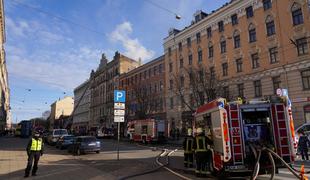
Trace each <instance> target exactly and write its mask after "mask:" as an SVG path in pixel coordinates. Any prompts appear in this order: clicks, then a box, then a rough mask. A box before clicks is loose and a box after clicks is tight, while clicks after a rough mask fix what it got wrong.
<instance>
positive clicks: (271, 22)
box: [266, 16, 276, 36]
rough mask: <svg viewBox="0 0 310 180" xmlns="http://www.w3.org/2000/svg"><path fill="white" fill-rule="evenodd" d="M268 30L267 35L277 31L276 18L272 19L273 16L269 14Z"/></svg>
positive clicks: (267, 20)
mask: <svg viewBox="0 0 310 180" xmlns="http://www.w3.org/2000/svg"><path fill="white" fill-rule="evenodd" d="M266 30H267V36H272V35H274V34H275V33H276V28H275V25H274V20H273V19H272V17H271V16H268V17H267V19H266Z"/></svg>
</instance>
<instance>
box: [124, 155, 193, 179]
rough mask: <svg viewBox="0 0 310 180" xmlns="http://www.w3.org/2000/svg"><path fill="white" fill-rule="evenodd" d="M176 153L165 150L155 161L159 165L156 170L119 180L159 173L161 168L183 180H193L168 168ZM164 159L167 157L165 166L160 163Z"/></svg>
mask: <svg viewBox="0 0 310 180" xmlns="http://www.w3.org/2000/svg"><path fill="white" fill-rule="evenodd" d="M176 151H177V149H175V150H172V151H170V152H169V150H168V149H163V150H162V152H161V153H160V154H159V155H158V156H157V157H156V160H155V162H156V164H157V165H158V167H156V168H154V169H151V170H148V171H144V172H140V173H137V174H132V175H129V176H126V177H121V178H119V180H126V179H130V178H133V177H137V176H142V175H146V174H150V173H154V172H156V171H158V170H159V169H161V168H164V169H165V170H167V171H169V172H170V173H172V174H174V175H176V176H178V177H179V178H181V179H184V180H191V178H188V177H185V176H183V175H182V174H179V173H177V172H175V171H173V170H171V169H170V168H168V167H167V166H168V165H169V156H170V155H172V154H173V153H174V152H176ZM162 157H166V162H165V164H163V163H161V162H160V158H162Z"/></svg>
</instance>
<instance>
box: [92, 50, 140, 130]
mask: <svg viewBox="0 0 310 180" xmlns="http://www.w3.org/2000/svg"><path fill="white" fill-rule="evenodd" d="M138 66H140V64H139V62H137V61H135V60H133V59H130V58H128V57H126V56H124V55H122V54H120V53H119V52H116V53H115V55H114V57H113V60H111V61H110V62H108V60H107V58H106V57H105V55H104V54H102V58H101V61H100V64H99V67H98V68H97V70H96V71H92V73H91V77H90V90H91V102H90V122H89V126H90V127H94V126H103V127H108V128H111V127H114V116H113V113H114V111H113V109H114V99H113V98H114V90H116V89H118V88H119V83H118V82H119V76H120V75H121V74H123V73H126V72H128V71H130V70H132V69H134V68H137V67H138Z"/></svg>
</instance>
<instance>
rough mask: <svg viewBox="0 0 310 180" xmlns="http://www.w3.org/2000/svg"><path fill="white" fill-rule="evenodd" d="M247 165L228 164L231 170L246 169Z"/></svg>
mask: <svg viewBox="0 0 310 180" xmlns="http://www.w3.org/2000/svg"><path fill="white" fill-rule="evenodd" d="M244 168H245V166H242V165H239V166H228V169H231V170H237V169H244Z"/></svg>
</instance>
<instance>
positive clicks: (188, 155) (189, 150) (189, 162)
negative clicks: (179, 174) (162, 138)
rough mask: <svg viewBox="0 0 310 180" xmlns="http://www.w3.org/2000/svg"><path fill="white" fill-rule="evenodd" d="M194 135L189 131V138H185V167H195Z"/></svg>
mask: <svg viewBox="0 0 310 180" xmlns="http://www.w3.org/2000/svg"><path fill="white" fill-rule="evenodd" d="M192 133H193V131H192V129H188V130H187V136H186V137H185V138H184V141H183V149H184V167H189V168H192V167H193V162H194V150H193V144H194V138H193V135H192Z"/></svg>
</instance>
